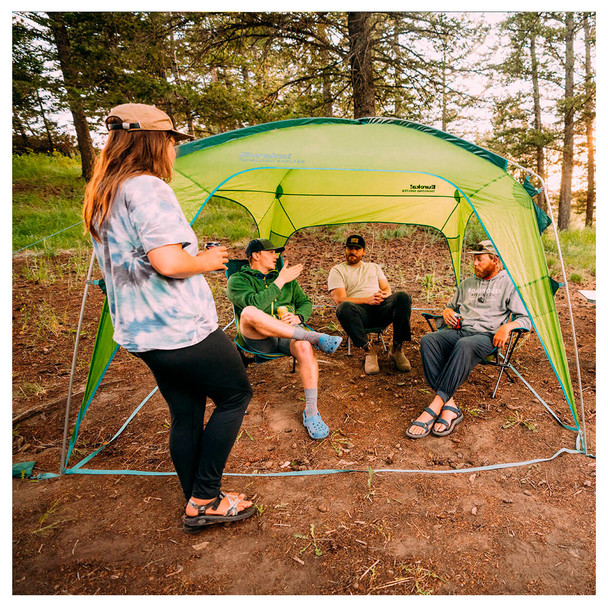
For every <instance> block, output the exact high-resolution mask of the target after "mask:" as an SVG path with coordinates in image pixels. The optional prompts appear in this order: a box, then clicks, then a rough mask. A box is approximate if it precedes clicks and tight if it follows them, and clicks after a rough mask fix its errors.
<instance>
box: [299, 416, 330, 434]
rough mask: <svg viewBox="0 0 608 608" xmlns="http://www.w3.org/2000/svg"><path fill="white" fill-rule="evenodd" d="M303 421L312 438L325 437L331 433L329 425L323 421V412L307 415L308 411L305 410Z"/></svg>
mask: <svg viewBox="0 0 608 608" xmlns="http://www.w3.org/2000/svg"><path fill="white" fill-rule="evenodd" d="M302 422H303V424H304V427H305V428H306V430H307V431H308V434H309V435H310V438H311V439H325V437H327V436H328V435H329V427H328V426H327V425H326V424H325V423H324V422H323V418H321V414H314V416H306V412H303V413H302Z"/></svg>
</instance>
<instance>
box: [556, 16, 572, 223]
mask: <svg viewBox="0 0 608 608" xmlns="http://www.w3.org/2000/svg"><path fill="white" fill-rule="evenodd" d="M565 76H566V78H565V90H564V150H563V156H562V180H561V186H560V192H559V213H558V217H557V227H558V228H559V229H560V230H566V229H567V228H568V227H569V226H570V207H571V205H572V168H573V163H574V99H573V96H574V16H573V14H572V13H571V12H570V13H567V14H566V74H565Z"/></svg>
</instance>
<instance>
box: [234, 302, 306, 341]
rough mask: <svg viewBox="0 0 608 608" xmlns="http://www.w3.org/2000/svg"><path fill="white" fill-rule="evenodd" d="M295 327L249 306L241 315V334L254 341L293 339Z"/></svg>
mask: <svg viewBox="0 0 608 608" xmlns="http://www.w3.org/2000/svg"><path fill="white" fill-rule="evenodd" d="M293 330H294V326H293V325H288V324H287V323H283V321H279V319H275V318H274V317H271V316H270V315H267V314H266V313H265V312H262V311H261V310H260V309H259V308H255V306H247V308H244V309H243V312H242V313H241V333H242V334H243V335H244V336H245V337H246V338H251V339H252V340H263V339H264V338H269V337H271V336H273V337H276V338H291V336H293Z"/></svg>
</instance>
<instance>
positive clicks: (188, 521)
mask: <svg viewBox="0 0 608 608" xmlns="http://www.w3.org/2000/svg"><path fill="white" fill-rule="evenodd" d="M223 498H227V499H228V502H229V503H230V507H228V510H227V511H226V514H225V515H212V514H211V513H209V514H208V513H207V510H213V511H215V510H217V508H218V507H219V506H220V503H221V502H222V499H223ZM241 501H242V499H241V498H232V496H230V495H226V494H224V492H220V493H219V495H218V496H217V497H216V499H215V500H214V501H213V502H209V503H207V504H205V505H198V504H196V503H195V502H192V500H189V501H188V504H189V505H190V506H191V507H194V508H195V509H197V510H198V514H197V515H184V531H185V532H190V533H195V532H200V530H202V529H203V528H204V527H205V526H210V525H212V524H221V523H229V522H232V521H240V520H241V519H247V518H248V517H251V516H252V515H253V514H254V513H255V510H256V509H255V505H251V506H250V507H248V508H247V509H243V510H242V511H239V510H238V509H237V506H238V504H239V503H240V502H241Z"/></svg>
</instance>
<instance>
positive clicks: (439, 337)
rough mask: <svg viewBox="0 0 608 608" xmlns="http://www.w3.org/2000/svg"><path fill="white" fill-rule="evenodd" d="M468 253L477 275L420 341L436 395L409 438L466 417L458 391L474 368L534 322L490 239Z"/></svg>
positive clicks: (444, 430) (443, 430) (448, 428)
mask: <svg viewBox="0 0 608 608" xmlns="http://www.w3.org/2000/svg"><path fill="white" fill-rule="evenodd" d="M469 253H471V254H472V255H473V256H474V257H473V268H474V270H475V276H474V277H470V278H468V279H465V280H464V281H462V282H461V283H460V285H459V286H458V289H457V290H456V293H455V294H454V295H453V296H452V299H451V300H450V302H449V303H448V305H447V308H445V310H444V311H443V312H442V313H441V316H442V317H443V321H444V322H445V325H446V327H443V328H442V329H440V330H438V331H435V332H432V333H430V334H426V335H425V336H423V337H422V339H421V341H420V356H421V358H422V368H423V370H424V376H425V378H426V381H427V382H428V384H429V386H430V387H431V388H432V389H433V391H434V392H435V397H434V398H433V400H432V401H431V403H430V405H429V406H427V407H426V408H425V409H424V411H423V412H422V413H421V414H420V416H418V418H417V419H416V420H414V421H413V422H412V423H411V424H410V426H409V428H408V429H407V430H406V431H405V434H406V436H407V437H410V438H411V439H420V438H422V437H426V436H427V435H428V434H429V433H433V435H437V436H439V437H444V436H446V435H449V434H450V433H451V432H452V431H453V430H454V428H455V427H456V425H457V424H459V423H460V422H462V420H463V414H462V411H461V410H460V408H459V407H458V406H457V405H456V403H455V402H454V393H455V392H456V390H457V389H458V388H459V387H460V386H461V385H462V383H463V382H465V380H466V379H467V378H468V376H469V374H470V372H471V370H472V369H473V368H474V367H475V366H476V365H477V364H478V363H480V362H481V361H483V360H484V359H485V358H486V357H487V356H489V355H490V354H491V352H492V350H493V349H494V348H495V347H499V348H500V347H503V346H504V345H505V344H506V342H507V341H508V339H509V334H510V333H511V331H512V330H513V329H515V328H517V327H523V328H524V329H528V330H529V329H530V328H531V325H532V324H531V322H530V318H529V317H528V315H527V312H526V310H525V308H524V305H523V304H522V301H521V299H520V297H519V295H518V293H517V291H516V289H515V287H514V285H513V283H512V282H511V279H510V277H509V275H508V274H507V272H506V271H505V270H503V269H502V265H501V263H500V258H499V257H498V255H497V252H496V249H495V248H494V245H493V244H492V242H491V241H481V242H480V243H479V244H478V245H477V250H476V251H471V252H469Z"/></svg>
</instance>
